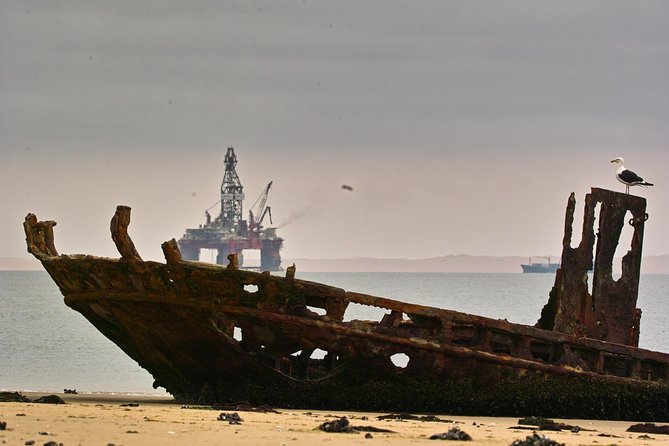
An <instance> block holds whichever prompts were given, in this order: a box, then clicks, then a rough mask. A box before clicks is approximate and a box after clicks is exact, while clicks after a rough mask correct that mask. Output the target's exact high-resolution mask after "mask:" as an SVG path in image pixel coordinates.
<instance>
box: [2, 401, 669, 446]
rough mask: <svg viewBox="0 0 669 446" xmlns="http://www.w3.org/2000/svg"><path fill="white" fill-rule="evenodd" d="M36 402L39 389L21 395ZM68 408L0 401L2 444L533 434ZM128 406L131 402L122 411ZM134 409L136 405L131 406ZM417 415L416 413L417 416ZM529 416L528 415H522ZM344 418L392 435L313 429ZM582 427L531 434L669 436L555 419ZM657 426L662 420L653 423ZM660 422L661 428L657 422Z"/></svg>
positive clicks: (439, 425)
mask: <svg viewBox="0 0 669 446" xmlns="http://www.w3.org/2000/svg"><path fill="white" fill-rule="evenodd" d="M21 393H22V394H23V395H25V396H27V397H28V398H30V399H31V400H32V399H36V398H39V397H40V396H44V395H52V394H49V393H43V392H21ZM55 395H57V396H59V397H60V398H62V399H63V400H64V401H65V402H66V403H67V404H65V405H62V404H57V405H55V404H39V403H0V422H6V423H7V428H6V430H0V442H3V443H7V444H26V443H25V442H26V441H30V440H32V441H34V442H35V443H34V444H39V445H41V444H44V443H46V442H48V441H55V442H56V443H57V444H58V443H62V444H63V446H70V445H75V444H114V445H116V446H121V445H130V444H132V445H165V444H174V445H177V444H193V445H196V444H235V445H242V446H246V445H248V446H251V445H268V446H269V445H272V446H290V445H305V446H306V445H312V444H315V443H324V444H327V445H335V446H338V445H349V444H370V442H372V444H373V442H374V441H376V442H378V441H383V443H384V446H385V445H390V446H393V445H398V446H399V445H406V444H433V440H430V439H429V437H430V436H431V435H434V434H439V433H444V432H447V431H448V430H449V429H450V428H452V427H453V426H458V427H459V428H460V429H461V430H462V431H464V432H466V433H468V434H469V435H470V436H471V437H472V441H470V442H468V444H472V445H506V446H508V445H510V444H511V443H512V442H513V441H515V440H519V439H525V438H526V437H527V436H529V435H532V433H533V432H534V431H535V430H534V429H532V427H529V426H527V429H518V428H513V427H514V426H518V418H506V417H476V416H451V415H448V414H436V415H437V416H438V417H439V418H440V419H442V420H451V422H430V421H420V420H379V419H378V418H377V417H378V416H380V415H386V414H383V413H370V412H352V411H324V410H313V411H310V410H303V409H281V408H276V410H277V411H278V412H279V413H263V412H249V411H239V410H237V411H231V410H212V409H210V408H204V407H199V406H192V407H189V406H182V405H181V404H179V403H177V402H175V401H174V399H172V398H171V397H170V396H165V397H163V396H159V395H127V394H116V393H94V394H92V393H90V394H89V393H84V394H63V393H57V394H55ZM128 404H133V405H132V406H128ZM135 404H137V406H135ZM222 412H226V413H232V412H237V413H238V414H239V416H240V417H241V418H242V420H243V421H242V422H241V424H239V425H235V424H229V423H228V422H227V421H219V420H217V418H218V416H219V414H221V413H222ZM416 415H418V414H416ZM528 415H531V414H528ZM341 417H346V418H347V419H348V420H349V421H350V423H351V425H353V426H372V427H374V428H381V429H390V430H392V431H393V432H394V433H382V432H371V433H366V432H358V433H327V432H323V431H321V430H319V429H318V426H319V425H320V424H322V423H325V422H327V421H332V420H335V419H339V418H341ZM555 421H556V422H564V423H566V424H570V425H577V426H579V427H580V428H581V430H580V431H579V432H572V431H570V430H562V431H559V432H558V431H536V432H537V433H538V434H541V435H545V436H546V437H548V438H550V439H552V440H555V441H557V442H559V443H565V444H567V445H593V446H594V445H602V444H607V445H608V444H616V445H619V446H637V445H639V446H640V445H660V444H667V442H669V435H661V434H641V433H635V432H626V429H627V428H629V427H630V426H631V425H633V424H637V423H636V422H629V421H606V420H562V419H555ZM660 424H661V423H660ZM661 425H664V424H661ZM370 435H371V438H368V437H369V436H370Z"/></svg>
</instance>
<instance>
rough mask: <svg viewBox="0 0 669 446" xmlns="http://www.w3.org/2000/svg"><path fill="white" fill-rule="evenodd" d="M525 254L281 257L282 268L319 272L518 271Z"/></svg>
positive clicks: (525, 260)
mask: <svg viewBox="0 0 669 446" xmlns="http://www.w3.org/2000/svg"><path fill="white" fill-rule="evenodd" d="M526 262H527V257H515V256H506V257H493V256H471V255H464V254H460V255H449V256H442V257H432V258H428V259H415V260H412V259H378V258H371V257H355V258H350V259H284V260H283V261H282V264H283V266H284V268H285V267H286V266H288V265H292V264H293V263H295V264H296V266H297V270H298V271H322V272H427V273H429V272H454V273H461V272H481V273H492V272H495V273H497V272H502V273H519V272H522V270H521V268H520V264H521V263H526Z"/></svg>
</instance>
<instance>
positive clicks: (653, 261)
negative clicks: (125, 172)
mask: <svg viewBox="0 0 669 446" xmlns="http://www.w3.org/2000/svg"><path fill="white" fill-rule="evenodd" d="M553 258H554V259H556V260H557V259H558V256H554V257H553ZM527 259H528V258H527V257H520V256H473V255H467V254H459V255H449V256H441V257H432V258H428V259H378V258H373V257H354V258H349V259H300V258H297V259H283V261H282V265H283V267H284V268H285V267H287V266H289V265H292V264H293V263H295V264H296V265H297V270H298V271H311V272H317V271H318V272H410V273H414V272H444V273H468V272H474V273H520V272H522V270H521V268H520V264H521V263H527ZM617 262H620V260H618V261H617ZM617 268H619V265H618V266H617ZM36 270H43V268H42V265H41V264H40V263H39V262H38V261H37V260H36V259H32V258H29V257H26V258H16V257H0V271H36ZM641 272H642V273H643V274H669V255H661V256H646V257H644V258H643V261H642V262H641Z"/></svg>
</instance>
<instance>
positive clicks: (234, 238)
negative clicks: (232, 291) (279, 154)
mask: <svg viewBox="0 0 669 446" xmlns="http://www.w3.org/2000/svg"><path fill="white" fill-rule="evenodd" d="M224 164H225V173H224V174H223V181H222V182H221V199H220V204H221V207H220V214H219V215H218V216H217V217H216V218H214V219H213V221H212V218H211V214H210V213H209V211H210V210H211V209H212V208H214V207H215V206H216V205H217V204H219V202H216V203H215V204H214V205H213V206H212V207H210V208H209V209H207V210H206V211H205V212H204V213H205V223H204V225H200V227H199V228H192V229H186V233H185V234H184V236H183V237H182V238H181V239H180V240H179V241H178V244H179V249H180V250H181V255H182V256H183V258H184V259H185V260H195V261H197V260H199V258H200V250H202V249H212V250H216V251H217V254H216V263H217V264H219V265H226V264H227V263H228V255H230V254H237V259H238V262H239V266H240V267H242V266H243V263H244V255H243V252H244V251H245V250H250V249H251V250H260V269H261V270H263V271H278V270H280V269H281V254H280V251H281V247H282V246H283V239H282V238H281V237H278V236H277V235H276V228H263V226H262V222H263V220H264V218H265V216H268V217H269V221H270V224H271V223H272V211H271V209H270V207H269V206H266V205H265V204H266V202H267V196H268V195H269V190H270V188H271V187H272V182H271V181H270V183H269V184H268V185H267V187H266V188H265V189H264V190H263V192H262V193H261V194H260V197H258V199H257V200H256V202H255V203H254V204H253V206H251V208H252V209H251V210H249V219H248V221H247V220H244V219H243V217H242V204H243V201H244V187H243V186H242V183H241V181H240V180H239V176H238V175H237V170H236V166H237V156H236V155H235V149H233V148H232V147H228V151H227V153H226V154H225V159H224Z"/></svg>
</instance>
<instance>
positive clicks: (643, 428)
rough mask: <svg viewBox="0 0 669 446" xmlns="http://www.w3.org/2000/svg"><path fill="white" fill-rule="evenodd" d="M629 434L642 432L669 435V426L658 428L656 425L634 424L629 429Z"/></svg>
mask: <svg viewBox="0 0 669 446" xmlns="http://www.w3.org/2000/svg"><path fill="white" fill-rule="evenodd" d="M627 432H642V433H644V434H663V435H669V425H664V426H658V425H657V424H655V423H639V424H633V425H631V426H630V427H628V428H627Z"/></svg>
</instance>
